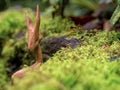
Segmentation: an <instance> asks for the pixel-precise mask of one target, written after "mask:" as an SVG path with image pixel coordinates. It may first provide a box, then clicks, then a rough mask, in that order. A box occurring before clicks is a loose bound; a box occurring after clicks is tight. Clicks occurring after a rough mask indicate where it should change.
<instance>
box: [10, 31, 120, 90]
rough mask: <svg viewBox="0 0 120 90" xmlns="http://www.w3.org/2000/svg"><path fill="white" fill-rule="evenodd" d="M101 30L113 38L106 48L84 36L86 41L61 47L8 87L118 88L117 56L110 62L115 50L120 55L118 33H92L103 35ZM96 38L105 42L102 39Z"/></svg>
mask: <svg viewBox="0 0 120 90" xmlns="http://www.w3.org/2000/svg"><path fill="white" fill-rule="evenodd" d="M102 34H103V36H104V37H103V38H109V39H110V41H109V42H111V41H112V43H111V45H110V47H108V48H107V49H103V48H102V46H101V44H100V45H99V44H95V43H94V44H93V42H95V41H92V39H93V38H91V39H86V40H87V41H88V42H85V44H84V45H82V46H79V47H77V48H75V49H71V48H63V49H62V50H60V51H58V52H57V53H55V54H54V56H53V57H52V58H50V59H49V60H48V61H47V62H46V63H44V64H43V65H42V66H41V67H40V69H39V70H36V71H34V73H33V71H32V72H31V71H30V72H28V74H27V77H25V78H24V79H22V80H15V85H14V86H13V87H9V88H8V90H16V89H19V90H26V89H27V90H36V89H37V90H41V89H42V90H47V89H48V88H49V89H50V90H53V89H54V90H61V89H62V90H76V89H78V90H113V89H115V90H119V88H120V86H119V84H120V77H119V76H120V69H119V68H120V65H119V64H120V61H119V58H118V59H116V61H113V62H110V58H111V56H114V53H116V54H117V55H119V54H118V53H119V47H120V43H119V42H118V39H119V38H113V35H114V34H115V35H117V34H118V33H117V32H99V33H98V34H96V35H95V37H97V38H102V37H101V35H102ZM95 37H94V38H95ZM115 37H116V36H115ZM102 40H103V41H102ZM96 41H97V42H96V43H99V41H100V42H101V41H102V42H103V43H106V41H104V39H98V40H96ZM89 42H91V43H89ZM86 43H87V44H86ZM112 53H113V54H112Z"/></svg>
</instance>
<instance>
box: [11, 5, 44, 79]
mask: <svg viewBox="0 0 120 90" xmlns="http://www.w3.org/2000/svg"><path fill="white" fill-rule="evenodd" d="M26 21H27V29H28V42H27V43H28V50H29V51H30V52H32V53H34V54H35V57H36V62H35V63H34V64H33V65H31V66H30V67H28V68H23V69H21V70H19V71H17V72H15V73H14V74H13V75H12V79H14V78H23V77H24V76H25V74H26V72H28V71H29V70H36V69H37V68H39V66H40V65H41V64H42V63H43V59H42V51H41V48H40V46H39V43H40V41H41V40H42V35H40V34H39V26H40V9H39V6H38V5H37V10H36V23H35V24H33V22H32V20H31V19H30V17H29V15H28V12H26Z"/></svg>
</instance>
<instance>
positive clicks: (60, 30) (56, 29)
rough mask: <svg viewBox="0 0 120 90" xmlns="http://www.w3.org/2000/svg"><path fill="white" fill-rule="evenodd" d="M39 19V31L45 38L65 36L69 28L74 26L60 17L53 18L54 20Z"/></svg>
mask: <svg viewBox="0 0 120 90" xmlns="http://www.w3.org/2000/svg"><path fill="white" fill-rule="evenodd" d="M41 19H42V20H41V22H42V23H41V31H42V32H43V34H45V36H51V35H58V34H59V35H63V34H66V33H68V30H69V28H70V27H71V26H74V23H73V22H72V21H70V20H68V19H62V18H60V17H55V18H54V19H52V18H48V17H43V18H41Z"/></svg>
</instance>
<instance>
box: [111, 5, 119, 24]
mask: <svg viewBox="0 0 120 90" xmlns="http://www.w3.org/2000/svg"><path fill="white" fill-rule="evenodd" d="M119 18H120V5H118V6H117V7H116V9H115V11H114V12H113V15H112V17H111V19H110V22H111V24H112V25H114V24H115V23H116V22H117V21H118V20H119Z"/></svg>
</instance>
